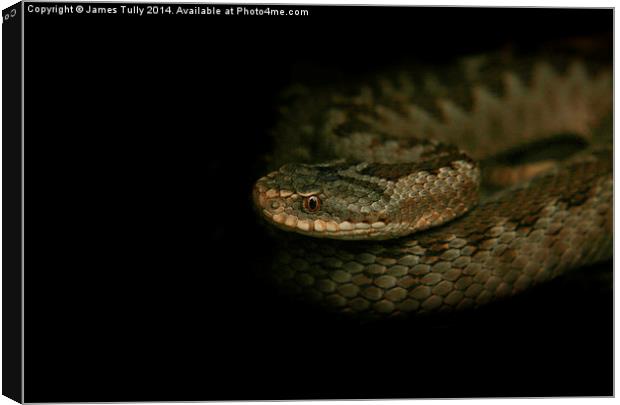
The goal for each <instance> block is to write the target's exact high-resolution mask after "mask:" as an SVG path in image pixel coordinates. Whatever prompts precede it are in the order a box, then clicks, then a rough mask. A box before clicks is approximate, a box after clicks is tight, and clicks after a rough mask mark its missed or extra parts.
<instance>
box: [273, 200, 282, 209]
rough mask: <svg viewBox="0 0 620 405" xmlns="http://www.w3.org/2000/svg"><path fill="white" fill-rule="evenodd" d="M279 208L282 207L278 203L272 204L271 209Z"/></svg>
mask: <svg viewBox="0 0 620 405" xmlns="http://www.w3.org/2000/svg"><path fill="white" fill-rule="evenodd" d="M278 207H280V203H279V202H278V201H272V202H271V208H273V209H276V208H278Z"/></svg>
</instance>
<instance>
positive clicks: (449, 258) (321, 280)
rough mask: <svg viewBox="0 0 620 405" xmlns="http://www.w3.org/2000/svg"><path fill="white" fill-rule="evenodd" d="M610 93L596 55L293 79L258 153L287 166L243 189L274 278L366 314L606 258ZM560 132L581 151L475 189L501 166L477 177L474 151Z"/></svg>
mask: <svg viewBox="0 0 620 405" xmlns="http://www.w3.org/2000/svg"><path fill="white" fill-rule="evenodd" d="M611 88H612V75H611V70H610V69H609V68H608V67H606V66H596V67H595V66H588V65H587V64H586V63H584V62H582V61H579V60H567V61H559V62H558V61H557V60H555V61H554V62H553V63H550V62H545V61H541V60H535V59H532V60H517V61H515V60H514V59H513V58H512V57H511V56H505V55H503V56H502V55H495V56H481V57H472V58H466V59H464V60H461V61H459V62H458V63H457V64H455V65H454V66H451V67H448V68H446V69H445V71H444V72H437V71H436V70H434V71H429V70H426V71H424V70H418V69H411V70H409V71H402V72H400V73H398V74H395V75H394V74H393V75H391V76H389V77H387V78H376V79H372V80H370V81H367V82H364V83H362V84H359V85H356V86H352V87H349V88H345V89H344V90H333V89H331V88H326V89H313V90H308V89H306V88H298V89H293V90H292V91H291V93H292V94H293V97H292V101H290V102H288V103H287V104H286V106H285V107H284V108H283V114H282V120H281V122H280V124H279V126H278V128H277V129H276V131H275V134H276V138H277V141H278V143H277V144H276V147H275V152H274V156H273V157H272V162H273V164H274V167H279V166H280V165H282V164H284V163H287V162H289V164H284V165H283V166H282V167H280V168H279V169H278V170H275V171H272V172H271V173H269V174H268V175H267V176H265V177H263V178H261V179H259V180H258V181H257V183H256V185H255V187H254V192H253V195H254V201H255V206H256V208H257V210H258V211H259V213H260V214H261V216H262V217H263V218H264V219H265V220H266V221H267V222H269V223H270V224H272V225H275V226H276V227H278V228H280V230H279V231H278V232H276V238H277V243H278V249H279V253H278V255H277V257H276V258H275V260H274V264H273V272H274V277H275V279H276V280H277V281H278V283H280V284H281V285H282V286H283V287H284V288H286V289H287V290H288V291H290V292H292V293H294V294H296V295H300V296H303V297H306V298H307V299H309V300H310V301H312V302H316V303H319V304H320V305H322V306H325V307H328V308H330V309H334V310H336V311H338V312H344V313H350V314H354V315H359V316H363V317H371V318H374V317H383V316H399V315H404V314H408V313H422V312H432V311H436V310H442V311H451V310H454V309H463V308H470V307H475V306H478V305H482V304H485V303H488V302H490V301H492V300H494V299H496V298H501V297H506V296H509V295H512V294H516V293H518V292H520V291H523V290H525V289H527V288H530V287H531V286H534V285H536V284H539V283H541V282H544V281H546V280H549V279H552V278H554V277H556V276H558V275H559V274H562V273H563V272H565V271H567V270H570V269H574V268H577V267H581V266H584V265H586V264H590V263H594V262H597V261H600V260H603V259H606V258H608V257H610V256H611V254H612V162H611V156H612V152H611V130H610V128H611V126H610V122H611V110H612V91H611ZM560 134H572V135H575V136H579V137H580V139H582V140H584V141H585V142H586V143H587V144H588V145H589V146H588V147H587V148H585V149H584V150H581V151H579V152H577V153H573V154H571V155H570V156H566V157H561V158H559V159H558V158H555V157H554V159H542V160H540V159H539V160H537V161H534V162H525V163H523V164H521V165H520V166H518V167H517V169H515V170H511V172H510V173H511V174H510V176H509V177H510V179H509V182H510V183H512V184H511V185H510V186H509V187H505V188H504V189H503V190H501V191H499V192H495V193H490V192H486V191H485V190H487V189H488V186H489V184H490V183H493V181H494V180H493V179H495V177H494V176H493V175H492V174H489V173H492V172H493V170H495V171H499V172H501V169H502V166H503V165H502V162H500V164H495V165H488V167H485V165H484V164H483V165H482V176H481V174H480V173H481V164H480V163H479V162H480V161H482V162H485V161H487V160H488V159H489V158H491V157H493V156H498V155H501V153H503V152H504V151H507V150H511V149H514V148H519V147H523V146H526V145H531V144H535V143H536V142H540V141H541V140H543V141H544V140H547V139H551V138H553V137H554V136H557V135H560ZM290 162H295V163H290ZM504 169H505V167H504ZM500 177H502V179H503V180H502V181H505V180H506V179H505V177H506V176H500ZM481 178H482V179H483V180H484V182H483V185H482V189H480V186H479V183H480V179H481ZM487 183H489V184H487ZM490 185H491V186H495V185H496V184H490ZM481 190H482V193H480V191H481ZM480 194H482V197H480Z"/></svg>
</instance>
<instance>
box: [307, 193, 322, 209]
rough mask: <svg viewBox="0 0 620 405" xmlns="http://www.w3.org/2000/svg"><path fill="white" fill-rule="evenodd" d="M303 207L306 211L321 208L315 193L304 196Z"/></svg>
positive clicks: (319, 200)
mask: <svg viewBox="0 0 620 405" xmlns="http://www.w3.org/2000/svg"><path fill="white" fill-rule="evenodd" d="M304 208H305V209H306V211H308V212H317V211H318V210H320V209H321V199H320V198H319V197H317V196H315V195H311V196H310V197H306V198H304Z"/></svg>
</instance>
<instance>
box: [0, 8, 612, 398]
mask: <svg viewBox="0 0 620 405" xmlns="http://www.w3.org/2000/svg"><path fill="white" fill-rule="evenodd" d="M139 2H140V1H134V3H139ZM142 2H144V3H188V2H186V1H181V0H170V1H160V0H155V1H142ZM15 3H16V1H10V0H0V6H1V8H2V9H5V8H7V7H10V6H11V5H13V4H15ZM119 3H120V2H119ZM200 3H202V4H209V3H222V4H300V5H303V4H307V5H317V4H328V5H337V4H338V5H382V6H386V5H395V6H397V5H398V6H403V5H409V6H474V7H476V6H477V7H558V8H570V7H585V8H598V7H600V8H610V7H612V8H613V7H615V2H613V1H601V0H590V1H588V2H584V1H577V0H572V1H561V2H560V1H553V0H552V1H549V0H546V1H535V2H533V1H528V2H515V1H508V0H504V1H500V0H478V1H455V0H453V1H437V0H435V1H433V0H425V1H422V2H414V1H410V0H389V2H388V4H385V2H383V1H381V0H365V1H355V0H336V1H329V0H305V1H302V0H287V1H283V0H268V1H260V0H246V1H230V0H229V1H227V0H213V1H209V2H200ZM22 21H23V10H22ZM614 25H615V12H614ZM23 32H24V24H22V66H23V62H24V60H23V46H24V44H23ZM1 42H2V33H1V30H0V44H1ZM617 44H618V37H617V35H616V33H615V32H614V55H616V49H617V46H618V45H617ZM614 62H615V58H614ZM615 70H616V69H615V65H614V77H616V76H615ZM1 74H2V54H1V52H0V75H1ZM22 74H23V72H22ZM21 85H22V94H23V91H24V81H23V80H22V84H21ZM1 89H2V85H1V84H0V92H1ZM617 90H618V84H617V83H616V82H615V83H614V94H616V92H617ZM23 103H24V100H23V99H22V117H21V119H22V174H23V165H24V160H23V158H24V156H23V148H24V135H23V130H24V115H23V110H24V104H23ZM1 111H2V101H1V100H0V121H1ZM616 118H617V117H616V114H615V110H614V133H615V123H616ZM0 137H1V133H0ZM1 154H2V145H1V143H0V163H1V160H2V158H1ZM617 163H618V160H617V156H616V154H615V148H614V178H618V177H617V176H618V171H620V169H618V168H619V166H618V164H617ZM1 176H2V167H1V165H0V227H1V226H2V215H1V212H2V201H1V197H2V179H1ZM23 185H24V178H23V175H22V201H23V197H24V195H23ZM614 195H615V187H614ZM617 208H618V205H617V202H616V201H614V212H617ZM22 210H23V205H22ZM21 221H22V229H23V226H24V216H23V215H22V218H21ZM617 229H618V219H617V217H615V216H614V234H615V231H616V230H617ZM23 238H24V235H23V233H22V246H23V241H24V239H23ZM619 245H620V242H618V240H616V239H615V240H614V252H615V251H617V249H616V248H617V247H618V246H619ZM1 259H2V234H1V233H0V261H1ZM23 260H24V251H23V248H22V265H23ZM616 260H617V257H616V256H614V268H615V267H616V266H615V265H616ZM0 269H1V264H0ZM23 277H24V272H23V268H22V286H23V283H24V278H23ZM619 286H620V282H619V281H618V278H617V277H614V291H617V288H618V287H619ZM1 288H2V281H1V278H0V291H1ZM23 299H24V291H23V289H22V336H23V332H24V331H23V320H24V314H23V304H24V302H23ZM617 309H618V307H617V302H616V300H615V293H614V337H615V338H617V336H618V335H617V333H616V325H617V323H616V322H615V321H616V316H617V314H618V311H617ZM1 310H2V303H1V301H0V313H1ZM615 343H616V340H615V339H614V349H615ZM1 344H2V324H1V323H0V347H1ZM22 347H23V342H22ZM21 355H22V364H23V361H24V352H23V350H22V353H21ZM567 356H568V354H567ZM1 359H2V355H1V354H0V360H1ZM616 364H618V354H617V352H616V351H615V350H614V365H616ZM614 371H615V370H614ZM23 377H24V376H23V369H22V381H23ZM1 381H2V370H1V368H0V388H1ZM618 381H619V380H618V374H617V373H615V372H614V392H615V387H617V386H618ZM23 390H24V386H23V385H22V398H23V395H24V391H23ZM584 400H585V401H588V403H600V402H602V401H605V402H607V401H612V400H613V399H610V398H587V399H583V398H557V399H555V398H554V399H465V400H459V401H461V402H465V403H478V402H481V401H484V403H486V404H496V403H506V402H510V403H513V404H521V403H523V404H528V405H530V404H536V405H538V404H542V403H543V401H544V404H545V405H548V404H568V405H577V404H582V403H583V402H584ZM452 401H454V400H446V399H439V400H415V404H422V405H425V404H437V403H448V402H452ZM525 401H527V402H525ZM251 402H255V403H264V402H278V403H291V404H292V403H306V402H317V403H321V404H326V405H330V404H354V403H359V401H251ZM372 402H373V403H379V404H386V405H387V404H393V403H394V402H398V403H414V400H380V401H375V400H372ZM14 403H15V402H13V401H12V400H10V399H8V398H6V397H0V405H5V404H7V405H8V404H14ZM141 403H142V404H157V403H161V402H141ZM167 403H179V404H182V403H186V402H167ZM225 403H226V404H230V405H236V404H244V403H247V402H225Z"/></svg>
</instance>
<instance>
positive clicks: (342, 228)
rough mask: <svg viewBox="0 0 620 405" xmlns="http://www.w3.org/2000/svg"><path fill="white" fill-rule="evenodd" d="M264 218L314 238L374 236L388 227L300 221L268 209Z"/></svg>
mask: <svg viewBox="0 0 620 405" xmlns="http://www.w3.org/2000/svg"><path fill="white" fill-rule="evenodd" d="M262 212H263V215H264V217H265V218H266V219H267V220H269V221H270V222H272V223H273V224H274V225H276V226H277V227H279V228H281V229H284V230H288V231H295V232H298V233H303V234H310V235H312V236H318V237H320V236H323V237H337V236H350V237H352V236H358V237H365V236H368V235H372V234H373V233H375V232H378V231H379V230H382V229H384V228H385V227H386V226H387V225H386V223H385V222H382V221H377V222H373V223H372V224H370V223H367V222H357V223H352V222H349V221H342V222H336V221H329V220H327V221H326V220H322V219H315V220H310V219H299V218H298V217H296V216H295V215H290V214H286V213H277V214H274V213H272V212H269V211H268V210H266V209H263V211H262Z"/></svg>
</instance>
